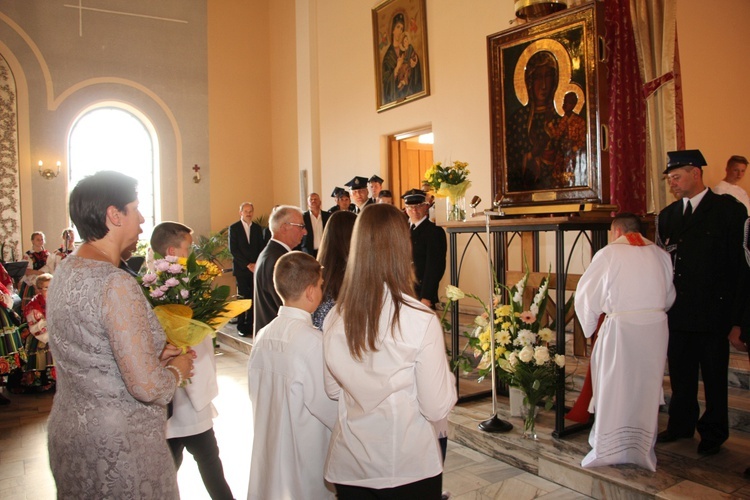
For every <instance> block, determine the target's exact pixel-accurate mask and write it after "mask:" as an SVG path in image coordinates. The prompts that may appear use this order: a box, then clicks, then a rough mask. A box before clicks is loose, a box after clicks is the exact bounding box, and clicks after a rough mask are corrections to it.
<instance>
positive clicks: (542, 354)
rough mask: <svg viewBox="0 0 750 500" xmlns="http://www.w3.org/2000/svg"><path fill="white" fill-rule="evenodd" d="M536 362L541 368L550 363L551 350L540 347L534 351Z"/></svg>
mask: <svg viewBox="0 0 750 500" xmlns="http://www.w3.org/2000/svg"><path fill="white" fill-rule="evenodd" d="M534 361H536V364H537V365H539V366H542V365H543V364H544V363H546V362H547V361H549V350H548V349H547V348H546V347H544V346H539V347H537V348H536V349H534Z"/></svg>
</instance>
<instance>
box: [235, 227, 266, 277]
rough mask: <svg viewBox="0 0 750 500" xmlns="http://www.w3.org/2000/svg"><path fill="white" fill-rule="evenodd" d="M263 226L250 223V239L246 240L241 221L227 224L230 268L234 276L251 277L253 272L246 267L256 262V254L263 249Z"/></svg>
mask: <svg viewBox="0 0 750 500" xmlns="http://www.w3.org/2000/svg"><path fill="white" fill-rule="evenodd" d="M264 246H265V243H264V242H263V228H261V227H260V226H259V225H258V224H255V223H253V224H251V225H250V241H249V242H248V241H247V236H246V235H245V228H244V227H243V226H242V221H239V220H238V221H237V222H235V223H234V224H232V225H231V226H229V252H230V253H231V254H232V270H233V274H234V276H236V277H240V278H242V277H244V278H250V279H252V277H253V273H251V272H250V270H249V269H248V268H247V265H248V264H253V263H257V262H258V256H259V255H260V252H262V251H263V247H264Z"/></svg>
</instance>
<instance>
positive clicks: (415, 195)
mask: <svg viewBox="0 0 750 500" xmlns="http://www.w3.org/2000/svg"><path fill="white" fill-rule="evenodd" d="M401 198H403V199H404V203H405V204H407V205H421V204H422V203H424V202H425V200H426V199H427V195H426V194H425V192H424V191H422V190H421V189H410V190H408V191H407V192H405V193H404V195H403V196H402V197H401Z"/></svg>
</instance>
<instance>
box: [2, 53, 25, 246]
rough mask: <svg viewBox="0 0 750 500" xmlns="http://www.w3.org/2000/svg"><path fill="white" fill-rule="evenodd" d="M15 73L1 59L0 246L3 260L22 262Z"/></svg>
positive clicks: (3, 59)
mask: <svg viewBox="0 0 750 500" xmlns="http://www.w3.org/2000/svg"><path fill="white" fill-rule="evenodd" d="M16 99H17V92H16V82H15V79H14V78H13V73H12V72H11V70H10V66H9V65H8V62H7V61H6V60H5V58H4V57H3V56H2V55H0V243H4V244H5V246H4V247H2V248H4V255H0V259H2V260H15V259H20V258H21V246H20V242H21V199H20V193H21V190H20V183H19V173H18V110H17V106H16Z"/></svg>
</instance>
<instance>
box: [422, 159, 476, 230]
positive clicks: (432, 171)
mask: <svg viewBox="0 0 750 500" xmlns="http://www.w3.org/2000/svg"><path fill="white" fill-rule="evenodd" d="M468 166H469V164H468V163H466V162H464V161H454V162H453V163H451V164H450V165H446V166H443V164H442V162H437V163H435V164H434V165H433V166H432V167H430V168H429V169H427V171H426V172H425V173H424V178H425V181H426V182H427V183H428V184H429V185H430V186H431V187H432V189H433V190H434V191H435V196H438V197H440V198H447V200H446V210H447V212H446V216H447V219H448V220H461V221H463V220H466V190H467V189H468V188H469V186H471V181H469V180H468V176H469V169H468Z"/></svg>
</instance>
